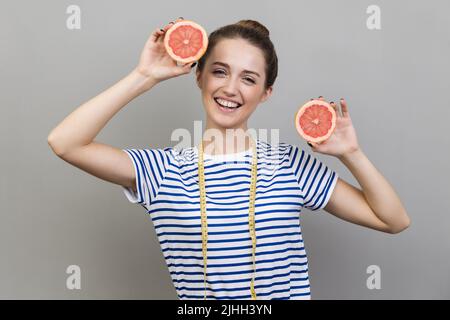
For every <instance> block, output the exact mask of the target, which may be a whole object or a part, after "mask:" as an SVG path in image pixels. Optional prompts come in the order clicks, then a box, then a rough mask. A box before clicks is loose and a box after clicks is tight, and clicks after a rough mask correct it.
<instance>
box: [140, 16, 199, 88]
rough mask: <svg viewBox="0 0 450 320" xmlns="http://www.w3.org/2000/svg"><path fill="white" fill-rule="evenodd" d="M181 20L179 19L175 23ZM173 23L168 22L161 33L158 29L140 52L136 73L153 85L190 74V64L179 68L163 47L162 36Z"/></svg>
mask: <svg viewBox="0 0 450 320" xmlns="http://www.w3.org/2000/svg"><path fill="white" fill-rule="evenodd" d="M181 20H183V19H182V18H181V17H180V18H178V19H177V20H176V21H175V22H178V21H181ZM173 24H174V22H170V23H169V24H167V25H166V26H165V27H164V28H162V31H161V30H160V29H159V28H158V29H155V30H154V31H153V33H152V34H151V35H150V37H149V38H148V40H147V42H146V43H145V46H144V49H143V50H142V53H141V57H140V60H139V64H138V66H137V67H136V71H137V72H139V73H140V74H142V75H143V76H145V77H148V78H149V80H151V81H153V82H154V83H158V82H160V81H163V80H166V79H169V78H173V77H176V76H179V75H182V74H187V73H190V71H191V69H192V68H191V65H192V63H187V64H184V65H181V66H178V65H177V62H176V61H175V60H173V59H172V57H170V56H169V54H168V53H167V51H166V48H165V46H164V36H165V34H166V31H167V30H168V29H170V28H171V27H172V26H173Z"/></svg>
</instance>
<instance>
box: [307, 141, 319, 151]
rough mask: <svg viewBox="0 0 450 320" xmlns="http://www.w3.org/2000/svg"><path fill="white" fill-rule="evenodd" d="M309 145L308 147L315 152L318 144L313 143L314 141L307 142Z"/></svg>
mask: <svg viewBox="0 0 450 320" xmlns="http://www.w3.org/2000/svg"><path fill="white" fill-rule="evenodd" d="M307 143H308V146H310V147H311V149H312V150H313V151H315V149H316V147H317V143H315V142H312V141H307Z"/></svg>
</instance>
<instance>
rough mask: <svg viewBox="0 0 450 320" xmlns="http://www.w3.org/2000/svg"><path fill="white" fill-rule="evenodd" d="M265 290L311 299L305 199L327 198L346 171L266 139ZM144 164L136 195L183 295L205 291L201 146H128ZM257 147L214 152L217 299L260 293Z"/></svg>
mask: <svg viewBox="0 0 450 320" xmlns="http://www.w3.org/2000/svg"><path fill="white" fill-rule="evenodd" d="M256 145H257V156H258V164H257V183H256V201H255V228H256V255H255V257H256V276H255V291H256V295H257V299H263V300H269V299H291V300H293V299H297V300H298V299H311V292H310V283H309V278H308V261H307V256H306V250H305V246H304V243H303V237H302V232H301V226H300V215H299V213H300V212H301V211H302V209H303V208H308V209H310V210H318V209H321V208H323V207H325V205H326V204H327V202H328V200H329V199H330V196H331V193H332V191H333V189H334V186H335V185H336V182H337V179H338V174H337V173H336V172H335V171H333V170H332V169H330V168H328V167H327V166H326V165H325V164H324V163H323V162H321V161H320V160H319V159H318V158H316V157H314V156H313V155H311V154H309V153H308V152H305V151H304V150H302V149H300V148H299V147H297V146H293V145H290V144H287V143H279V144H273V145H270V144H268V143H266V142H263V141H261V140H256ZM123 151H124V152H126V153H127V154H128V155H129V157H130V158H131V160H132V162H133V165H134V168H135V173H136V189H137V192H136V193H135V192H134V191H133V190H132V189H131V188H126V187H122V188H123V191H124V193H125V195H126V197H127V198H128V200H129V201H130V202H132V203H138V204H140V205H141V206H143V207H144V208H145V209H146V211H147V213H149V214H150V217H151V219H152V223H153V226H154V228H155V231H156V234H157V237H158V241H159V244H160V246H161V250H162V253H163V255H164V258H165V261H166V264H167V266H168V269H169V272H170V276H171V279H172V281H173V284H174V286H175V289H176V292H177V295H178V298H179V299H203V298H204V294H205V289H204V278H203V277H204V274H203V267H204V265H203V255H202V238H201V223H200V191H199V186H198V182H199V179H198V171H197V168H198V165H197V164H198V163H197V160H198V149H197V147H196V146H194V147H188V148H181V149H176V148H173V147H169V148H162V149H158V148H155V149H123ZM251 160H252V151H251V149H248V150H245V151H243V152H240V153H234V154H227V155H217V156H214V155H209V154H207V153H204V166H205V185H206V213H207V223H208V256H207V292H206V294H207V296H206V298H207V299H251V294H250V280H251V278H252V276H253V263H252V242H251V238H250V233H249V228H248V211H249V193H250V190H249V187H250V181H251V175H250V174H251Z"/></svg>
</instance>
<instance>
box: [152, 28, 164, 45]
mask: <svg viewBox="0 0 450 320" xmlns="http://www.w3.org/2000/svg"><path fill="white" fill-rule="evenodd" d="M163 34H164V32H163V31H162V30H161V29H155V30H153V32H152V34H151V35H150V41H153V42H156V41H157V40H158V38H159V37H160V36H161V35H163Z"/></svg>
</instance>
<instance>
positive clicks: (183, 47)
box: [164, 20, 208, 64]
mask: <svg viewBox="0 0 450 320" xmlns="http://www.w3.org/2000/svg"><path fill="white" fill-rule="evenodd" d="M164 46H165V47H166V50H167V53H168V54H169V55H170V56H171V57H172V59H174V60H175V61H178V62H179V63H182V64H185V63H190V62H193V61H197V60H199V59H200V58H201V57H202V56H203V54H205V52H206V49H207V47H208V35H207V33H206V31H205V29H203V27H202V26H200V25H199V24H197V23H195V22H194V21H190V20H182V21H179V22H177V23H175V24H174V25H173V26H172V27H170V29H169V30H167V31H166V34H165V36H164Z"/></svg>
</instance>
